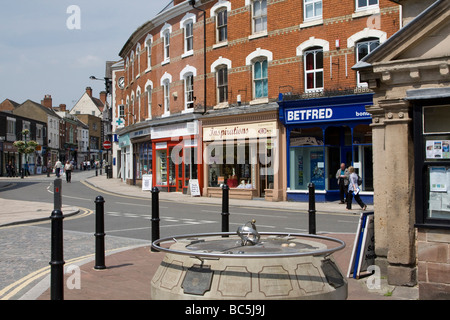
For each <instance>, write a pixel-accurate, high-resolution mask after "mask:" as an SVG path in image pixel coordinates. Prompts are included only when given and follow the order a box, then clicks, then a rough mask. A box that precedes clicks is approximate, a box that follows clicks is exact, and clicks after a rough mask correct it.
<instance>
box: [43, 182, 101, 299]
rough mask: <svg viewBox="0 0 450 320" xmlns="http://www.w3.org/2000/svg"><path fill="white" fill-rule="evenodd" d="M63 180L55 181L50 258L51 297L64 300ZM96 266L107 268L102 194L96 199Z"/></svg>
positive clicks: (96, 267) (51, 217)
mask: <svg viewBox="0 0 450 320" xmlns="http://www.w3.org/2000/svg"><path fill="white" fill-rule="evenodd" d="M61 187H62V180H61V178H56V179H55V181H54V189H53V194H54V201H53V202H54V209H53V211H52V214H51V216H50V219H51V224H52V225H51V260H50V299H51V300H64V264H65V262H64V239H63V219H64V216H63V213H62V210H61V208H62V196H61ZM94 202H95V234H94V235H95V266H94V269H106V266H105V227H104V225H105V219H104V214H105V212H104V204H105V200H104V199H103V197H102V196H98V197H97V198H96V199H95V201H94Z"/></svg>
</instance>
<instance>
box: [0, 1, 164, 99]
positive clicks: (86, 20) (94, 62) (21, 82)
mask: <svg viewBox="0 0 450 320" xmlns="http://www.w3.org/2000/svg"><path fill="white" fill-rule="evenodd" d="M169 2H170V0H126V1H125V0H121V1H118V0H91V1H88V0H16V1H3V2H2V6H1V10H0V102H2V101H3V100H5V99H7V98H8V99H11V100H14V101H16V102H18V103H23V102H25V101H26V100H27V99H31V100H33V101H36V102H40V101H41V100H42V99H43V98H44V96H45V95H46V94H50V95H51V96H52V98H53V105H54V106H58V105H59V104H62V103H64V104H66V105H67V107H68V108H72V107H73V105H74V104H75V103H76V102H77V101H78V99H79V98H80V97H81V96H82V94H83V93H84V92H85V89H86V87H88V86H89V87H92V89H93V94H94V96H95V97H99V92H100V91H102V90H104V88H105V87H104V83H103V82H102V81H96V80H90V79H89V76H91V75H94V76H96V77H98V78H103V77H104V75H105V62H106V61H117V60H119V59H120V57H119V56H118V54H119V52H120V50H121V49H122V47H123V45H124V44H125V42H126V41H127V40H128V38H129V37H130V36H131V34H132V33H133V32H134V31H135V30H136V29H137V28H138V27H139V26H141V25H142V24H144V23H145V22H147V21H148V20H151V19H152V18H154V17H155V16H156V15H157V14H158V13H159V12H160V11H161V10H162V9H163V8H164V7H165V6H166V5H167V4H168V3H169ZM72 5H75V6H77V7H78V8H79V15H77V13H76V12H74V11H71V10H69V13H68V8H69V7H70V6H72ZM74 18H79V19H77V20H74ZM68 22H69V25H71V26H74V27H75V29H70V28H68ZM76 22H79V29H78V28H77V27H78V25H77V24H75V23H76Z"/></svg>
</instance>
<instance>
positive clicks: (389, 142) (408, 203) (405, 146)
mask: <svg viewBox="0 0 450 320" xmlns="http://www.w3.org/2000/svg"><path fill="white" fill-rule="evenodd" d="M379 107H380V108H382V109H383V110H384V113H385V119H384V127H385V130H384V165H385V168H386V169H385V172H384V173H383V174H382V175H381V176H379V175H377V172H374V173H375V174H374V176H375V177H376V179H382V181H377V186H378V187H379V188H380V187H381V188H382V189H384V191H382V193H381V195H380V197H382V196H384V197H385V203H386V204H385V210H386V212H385V213H384V214H383V213H379V214H380V215H382V216H383V215H385V218H386V229H385V230H383V231H385V232H384V234H383V236H384V237H386V244H387V246H388V252H387V263H388V266H387V274H388V283H389V284H391V285H403V286H413V285H415V284H416V283H417V268H416V250H415V228H414V221H415V208H414V203H415V202H414V143H413V140H412V128H411V125H412V119H411V117H410V112H409V106H408V102H406V101H404V100H401V99H398V100H397V99H396V100H382V101H380V102H379ZM376 147H378V148H379V147H380V146H379V145H377V146H376ZM377 152H378V150H374V154H376V153H377ZM378 160H379V159H378ZM377 167H379V165H377ZM379 191H380V190H377V189H376V190H375V192H376V193H378V192H379ZM378 200H381V199H378ZM381 207H383V206H382V205H381V206H380V209H381ZM375 215H377V212H376V213H375ZM377 236H378V235H377V234H375V238H377Z"/></svg>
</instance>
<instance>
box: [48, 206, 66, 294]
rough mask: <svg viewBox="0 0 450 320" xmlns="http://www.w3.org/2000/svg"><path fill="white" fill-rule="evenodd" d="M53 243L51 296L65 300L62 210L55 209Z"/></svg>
mask: <svg viewBox="0 0 450 320" xmlns="http://www.w3.org/2000/svg"><path fill="white" fill-rule="evenodd" d="M50 218H51V220H52V244H51V261H50V266H51V267H50V272H51V275H50V298H51V300H64V263H65V262H64V250H63V219H64V217H63V214H62V212H61V210H57V209H55V210H53V211H52V215H51V216H50Z"/></svg>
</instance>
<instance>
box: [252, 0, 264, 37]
mask: <svg viewBox="0 0 450 320" xmlns="http://www.w3.org/2000/svg"><path fill="white" fill-rule="evenodd" d="M257 2H258V3H259V4H260V6H261V4H262V3H263V2H264V3H265V4H266V13H265V14H261V15H258V16H256V15H255V8H256V5H255V4H256V3H257ZM251 10H252V12H251V14H252V34H258V35H259V34H267V0H253V1H252V8H251ZM264 18H265V27H263V28H262V29H261V30H259V31H256V25H257V23H258V20H261V19H262V21H264ZM263 26H264V22H263Z"/></svg>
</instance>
